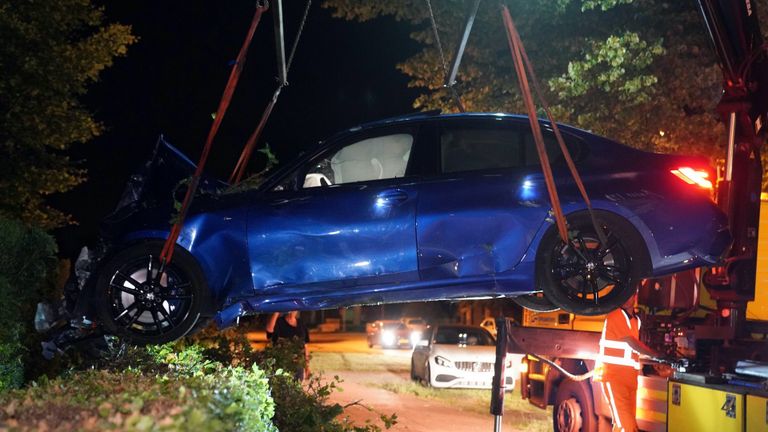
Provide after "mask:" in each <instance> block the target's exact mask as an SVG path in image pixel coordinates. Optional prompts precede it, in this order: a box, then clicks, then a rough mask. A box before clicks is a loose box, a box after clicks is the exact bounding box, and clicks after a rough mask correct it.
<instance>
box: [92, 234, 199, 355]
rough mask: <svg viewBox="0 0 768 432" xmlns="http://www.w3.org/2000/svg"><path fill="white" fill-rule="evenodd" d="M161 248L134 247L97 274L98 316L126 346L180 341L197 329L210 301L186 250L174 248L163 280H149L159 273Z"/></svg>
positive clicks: (149, 245)
mask: <svg viewBox="0 0 768 432" xmlns="http://www.w3.org/2000/svg"><path fill="white" fill-rule="evenodd" d="M162 247H163V243H162V242H160V241H150V242H145V243H140V244H136V245H133V246H130V247H128V248H127V249H125V250H123V251H121V252H119V253H117V254H116V255H115V256H114V257H112V259H110V260H109V262H107V264H106V265H105V266H104V267H103V268H102V269H101V270H100V272H99V276H98V279H97V281H96V287H95V289H96V291H95V293H96V302H97V308H98V309H97V312H98V315H99V318H100V320H101V322H102V324H103V325H104V327H105V329H106V331H107V332H109V333H111V334H114V335H115V336H118V337H119V338H121V339H123V340H125V341H126V342H129V343H133V344H137V345H154V344H163V343H167V342H171V341H174V340H176V339H179V338H181V337H183V336H185V335H186V334H187V333H189V332H190V330H192V329H193V328H195V324H196V323H197V322H198V320H199V319H200V315H201V311H202V308H203V305H204V304H206V302H207V301H208V300H207V299H208V287H207V284H206V282H205V277H204V275H203V272H202V271H201V270H200V267H199V266H198V265H197V262H196V261H195V259H194V258H193V257H192V255H191V254H189V252H187V251H186V250H184V249H182V248H179V247H176V249H175V250H174V253H173V257H172V260H171V262H170V263H169V264H168V265H167V266H166V268H165V276H163V277H161V278H157V277H152V278H148V277H147V275H149V274H153V275H157V272H158V269H159V267H160V262H159V261H158V259H157V257H158V256H159V255H160V251H161V249H162ZM150 266H151V267H150Z"/></svg>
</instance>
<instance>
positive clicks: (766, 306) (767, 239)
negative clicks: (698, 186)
mask: <svg viewBox="0 0 768 432" xmlns="http://www.w3.org/2000/svg"><path fill="white" fill-rule="evenodd" d="M755 276H756V277H755V300H754V301H751V302H749V303H748V304H747V319H748V320H757V321H768V194H765V193H763V196H762V202H761V203H760V226H759V228H758V237H757V273H756V275H755Z"/></svg>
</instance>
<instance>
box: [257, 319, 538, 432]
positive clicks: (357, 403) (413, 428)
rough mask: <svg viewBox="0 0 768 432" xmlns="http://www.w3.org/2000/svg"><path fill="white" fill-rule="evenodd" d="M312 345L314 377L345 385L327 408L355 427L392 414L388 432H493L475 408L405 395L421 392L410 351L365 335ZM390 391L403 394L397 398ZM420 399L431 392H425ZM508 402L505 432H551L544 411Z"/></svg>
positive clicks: (315, 339) (326, 336)
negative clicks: (335, 408)
mask: <svg viewBox="0 0 768 432" xmlns="http://www.w3.org/2000/svg"><path fill="white" fill-rule="evenodd" d="M249 339H250V340H251V341H252V342H254V344H256V345H257V346H258V345H262V344H264V343H265V339H264V333H258V332H256V333H251V334H249ZM310 339H311V341H312V342H311V344H310V350H311V352H312V353H313V354H312V365H311V366H312V371H313V372H315V373H317V372H320V373H321V374H322V376H323V377H325V378H328V379H331V378H330V377H333V376H339V377H340V378H341V379H342V380H343V382H342V383H341V385H340V387H341V388H342V389H343V391H336V392H333V393H332V395H331V397H330V402H332V403H338V404H340V405H342V406H345V407H346V408H345V411H344V416H345V417H347V418H349V420H351V421H352V422H354V424H356V425H364V424H365V423H366V421H370V422H373V423H375V424H379V425H382V423H381V421H380V420H379V416H380V415H382V414H383V415H391V414H393V413H394V414H397V424H396V425H395V426H393V427H392V428H391V429H390V430H391V431H395V432H398V431H408V432H433V431H443V430H444V431H456V432H461V431H471V432H481V431H488V432H491V431H493V428H494V418H493V416H492V415H490V414H488V413H487V411H485V414H484V413H483V412H482V411H484V410H483V409H478V408H477V406H475V407H474V408H473V409H470V408H468V407H465V406H462V403H461V402H458V403H457V402H456V401H455V400H450V398H448V399H443V398H431V397H430V398H428V397H417V396H416V395H414V394H411V393H409V392H407V391H406V390H408V389H413V388H415V389H416V390H417V391H418V389H419V387H418V386H414V385H413V384H411V382H410V374H409V371H410V369H409V368H410V359H411V352H410V350H408V349H380V348H378V347H374V348H369V347H368V345H367V343H366V340H365V334H364V333H311V334H310ZM383 387H386V388H383ZM392 388H396V389H403V390H404V392H403V393H395V392H394V391H391V390H390V389H392ZM436 391H439V392H455V390H452V389H445V390H436ZM489 392H490V390H489ZM424 393H429V391H428V390H427V389H424ZM507 398H508V399H510V400H511V399H517V404H514V405H513V406H512V407H511V408H508V409H507V410H506V411H505V416H504V418H503V430H504V431H505V432H508V431H529V430H535V431H545V430H548V429H549V426H548V423H549V421H548V419H549V418H550V417H549V416H550V415H551V414H549V413H548V412H547V411H542V410H539V409H538V408H534V407H532V406H528V405H527V403H520V401H519V396H517V395H515V394H509V395H508V396H507ZM475 405H476V404H475ZM542 425H544V426H542Z"/></svg>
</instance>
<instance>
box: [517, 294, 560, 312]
mask: <svg viewBox="0 0 768 432" xmlns="http://www.w3.org/2000/svg"><path fill="white" fill-rule="evenodd" d="M512 301H514V302H515V303H517V304H519V305H520V306H522V307H524V308H526V309H530V310H532V311H534V312H554V311H556V310H559V309H560V308H559V307H557V306H555V305H554V304H552V302H551V301H549V299H548V298H546V297H545V296H544V293H543V292H539V293H534V294H528V295H522V296H518V297H512Z"/></svg>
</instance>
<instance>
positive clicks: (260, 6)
mask: <svg viewBox="0 0 768 432" xmlns="http://www.w3.org/2000/svg"><path fill="white" fill-rule="evenodd" d="M267 9H269V4H268V3H267V2H266V1H265V2H261V1H259V2H257V3H256V11H255V12H254V15H253V19H252V20H251V25H250V27H249V29H248V33H247V34H246V36H245V40H244V41H243V45H242V46H241V47H240V52H239V53H238V54H237V59H236V60H235V62H234V64H233V65H232V71H231V72H230V74H229V79H228V80H227V84H226V86H225V87H224V92H223V94H222V96H221V100H220V101H219V106H218V108H217V109H216V115H215V117H214V118H213V123H212V124H211V128H210V130H209V131H208V136H207V138H206V140H205V146H203V152H202V154H201V155H200V161H199V162H198V164H197V167H196V168H195V172H194V174H193V175H192V178H191V180H190V182H189V185H188V186H187V192H186V193H185V194H184V200H183V201H182V203H181V208H180V210H179V214H178V216H177V217H176V221H175V222H174V224H173V226H172V227H171V232H170V233H169V234H168V238H167V239H166V240H165V244H164V245H163V249H162V250H161V252H160V257H159V259H160V269H159V271H158V272H157V276H156V278H158V279H159V278H160V277H162V275H163V273H164V272H165V266H166V265H167V264H168V263H169V262H170V261H171V258H172V257H173V250H174V245H175V244H176V240H178V238H179V235H180V234H181V227H182V226H183V224H184V219H185V218H186V216H187V212H188V210H189V206H190V205H191V204H192V198H193V197H194V195H195V192H197V187H198V186H199V184H200V177H201V176H202V174H203V168H204V167H205V163H206V161H207V160H208V155H209V153H210V151H211V147H212V144H213V139H214V138H215V137H216V134H217V133H218V131H219V126H221V122H222V121H223V120H224V115H225V114H226V113H227V109H228V108H229V103H230V102H231V101H232V95H233V94H234V92H235V88H236V87H237V82H238V80H239V79H240V73H241V72H242V70H243V67H244V66H245V59H246V56H247V54H248V48H249V47H250V45H251V41H252V40H253V35H254V33H255V32H256V28H257V27H258V25H259V21H261V16H262V15H263V14H264V12H265V11H267Z"/></svg>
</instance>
